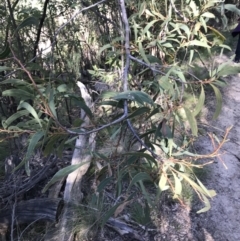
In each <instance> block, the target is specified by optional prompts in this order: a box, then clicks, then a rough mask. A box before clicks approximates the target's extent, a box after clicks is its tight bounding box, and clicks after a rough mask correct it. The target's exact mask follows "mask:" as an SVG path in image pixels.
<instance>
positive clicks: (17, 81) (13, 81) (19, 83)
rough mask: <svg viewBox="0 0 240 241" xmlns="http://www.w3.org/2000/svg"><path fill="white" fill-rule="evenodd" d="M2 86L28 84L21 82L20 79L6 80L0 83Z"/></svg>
mask: <svg viewBox="0 0 240 241" xmlns="http://www.w3.org/2000/svg"><path fill="white" fill-rule="evenodd" d="M3 84H13V85H14V84H17V85H29V83H28V82H26V81H24V80H21V79H6V80H4V81H1V82H0V85H3Z"/></svg>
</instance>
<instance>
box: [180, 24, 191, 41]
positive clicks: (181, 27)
mask: <svg viewBox="0 0 240 241" xmlns="http://www.w3.org/2000/svg"><path fill="white" fill-rule="evenodd" d="M179 28H180V29H182V30H184V32H185V33H186V35H187V39H189V37H190V34H191V32H190V29H189V27H188V26H187V25H186V24H180V25H179Z"/></svg>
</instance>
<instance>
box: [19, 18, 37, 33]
mask: <svg viewBox="0 0 240 241" xmlns="http://www.w3.org/2000/svg"><path fill="white" fill-rule="evenodd" d="M38 23H39V21H38V19H37V18H35V17H28V18H26V19H25V20H23V21H22V22H21V23H20V24H19V25H18V27H17V28H16V32H18V31H19V30H20V29H22V28H24V27H27V26H30V25H36V26H37V25H38Z"/></svg>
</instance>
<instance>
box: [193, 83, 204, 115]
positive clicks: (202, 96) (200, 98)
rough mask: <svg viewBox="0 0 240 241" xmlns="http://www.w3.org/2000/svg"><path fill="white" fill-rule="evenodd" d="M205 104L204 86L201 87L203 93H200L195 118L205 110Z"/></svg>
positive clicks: (194, 113)
mask: <svg viewBox="0 0 240 241" xmlns="http://www.w3.org/2000/svg"><path fill="white" fill-rule="evenodd" d="M204 102H205V91H204V88H203V86H202V85H201V93H200V96H199V99H198V103H197V105H196V108H195V110H194V112H193V115H194V116H196V115H198V114H199V113H200V111H201V110H202V108H203V105H204Z"/></svg>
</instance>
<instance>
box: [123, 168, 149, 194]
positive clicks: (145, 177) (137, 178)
mask: <svg viewBox="0 0 240 241" xmlns="http://www.w3.org/2000/svg"><path fill="white" fill-rule="evenodd" d="M144 180H148V181H152V178H151V177H150V176H149V175H148V174H147V173H146V172H140V173H138V174H136V175H135V176H134V177H133V179H132V181H131V183H130V185H129V187H128V190H130V188H131V187H132V186H133V185H134V184H136V183H137V182H140V181H144Z"/></svg>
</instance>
